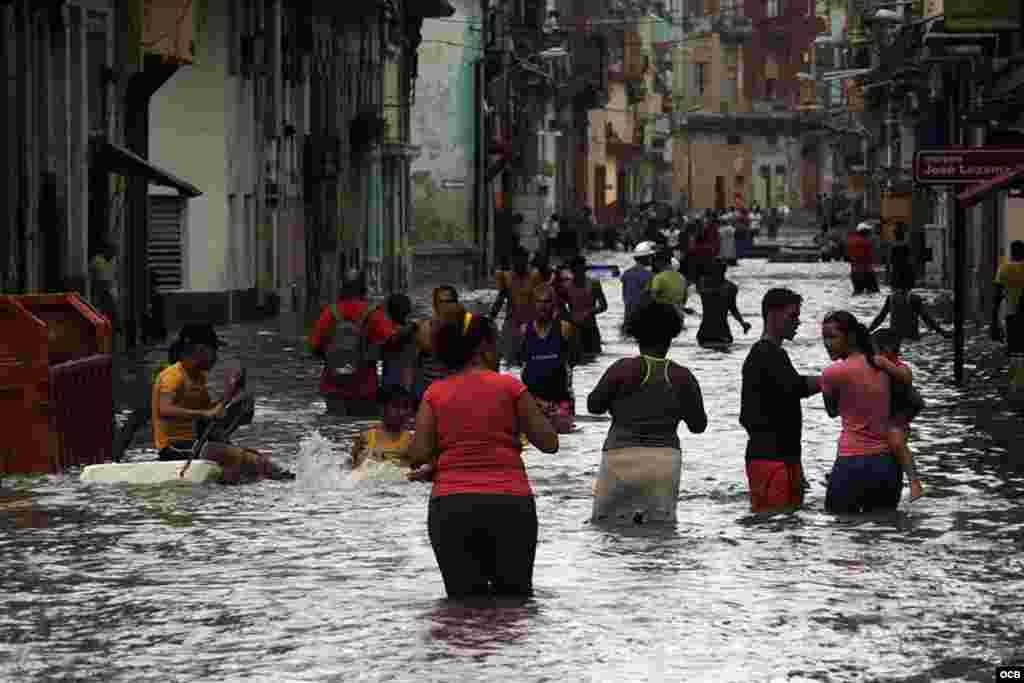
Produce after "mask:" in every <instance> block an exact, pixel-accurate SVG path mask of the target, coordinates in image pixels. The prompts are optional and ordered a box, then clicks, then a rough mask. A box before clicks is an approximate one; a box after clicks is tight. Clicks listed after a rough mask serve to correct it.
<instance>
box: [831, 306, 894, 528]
mask: <svg viewBox="0 0 1024 683" xmlns="http://www.w3.org/2000/svg"><path fill="white" fill-rule="evenodd" d="M821 336H822V339H823V340H824V343H825V349H826V350H827V351H828V355H829V357H830V358H832V360H833V361H835V362H834V363H833V364H832V365H831V366H829V367H828V368H826V369H825V371H824V372H823V373H822V374H821V393H822V395H823V396H824V397H825V409H826V411H827V412H828V414H829V415H830V416H832V417H836V416H839V417H841V418H842V421H843V430H842V433H841V435H840V437H839V456H838V457H837V458H836V462H835V464H834V465H833V467H832V473H831V475H830V476H829V484H828V493H827V494H826V497H825V509H826V510H828V511H829V512H835V513H841V514H850V513H860V512H871V511H873V510H887V509H895V508H896V507H897V506H898V505H899V502H900V493H901V489H902V487H903V471H902V469H901V468H900V465H899V463H898V462H897V460H896V456H895V455H894V454H893V452H892V449H891V448H890V446H889V440H888V436H887V431H888V426H889V412H890V411H889V405H890V379H889V375H888V373H886V372H885V370H883V369H882V368H881V367H879V364H878V363H877V362H876V360H875V349H874V345H873V343H872V340H871V333H870V332H868V328H867V327H866V326H865V325H864V324H863V323H861V322H860V321H858V320H857V318H855V317H854V316H853V314H851V313H849V312H848V311H836V312H833V313H829V314H828V315H827V316H825V319H824V320H823V321H822V325H821Z"/></svg>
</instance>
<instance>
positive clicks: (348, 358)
mask: <svg viewBox="0 0 1024 683" xmlns="http://www.w3.org/2000/svg"><path fill="white" fill-rule="evenodd" d="M373 310H374V309H373V308H371V307H369V306H367V308H366V312H365V313H363V315H362V316H360V318H359V320H348V319H346V318H344V317H342V315H341V312H340V311H339V310H338V306H337V305H336V304H331V313H332V314H333V315H334V320H335V324H334V336H333V337H332V338H331V344H330V348H329V349H328V350H327V353H325V354H324V360H325V362H326V363H327V367H329V368H331V369H332V370H333V371H334V372H335V373H336V374H339V375H354V374H355V373H357V372H358V371H360V370H362V369H363V368H365V367H366V366H367V365H369V364H370V363H371V362H372V361H373V360H375V359H373V358H371V357H370V353H369V351H370V349H369V347H370V340H369V335H368V334H367V330H366V324H367V321H368V320H369V319H370V316H371V315H372V314H373Z"/></svg>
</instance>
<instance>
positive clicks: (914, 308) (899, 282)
mask: <svg viewBox="0 0 1024 683" xmlns="http://www.w3.org/2000/svg"><path fill="white" fill-rule="evenodd" d="M913 289H914V272H913V270H911V267H910V266H909V265H906V264H896V265H894V266H893V271H892V293H891V294H890V295H889V296H887V297H886V298H885V305H884V306H882V310H881V311H879V313H878V315H877V316H875V319H874V320H873V321H872V322H871V324H870V325H869V326H868V331H869V332H874V331H875V330H877V329H878V328H879V327H881V325H882V323H884V322H885V319H886V318H888V317H890V316H891V317H892V321H891V323H890V325H889V327H890V328H891V330H892V332H893V333H895V334H896V335H897V336H899V338H900V339H901V340H903V339H909V340H912V341H917V340H918V339H920V338H921V325H920V321H922V320H923V321H924V324H925V325H927V326H928V327H930V328H931V329H933V330H934V331H936V332H938V333H939V334H941V335H942V336H944V337H952V336H953V333H952V332H947V331H946V330H944V329H942V326H941V325H939V323H937V322H935V319H934V318H932V317H931V315H929V314H928V310H927V309H926V308H925V305H924V300H923V299H921V297H919V296H918V295H917V294H914V293H913V291H912V290H913Z"/></svg>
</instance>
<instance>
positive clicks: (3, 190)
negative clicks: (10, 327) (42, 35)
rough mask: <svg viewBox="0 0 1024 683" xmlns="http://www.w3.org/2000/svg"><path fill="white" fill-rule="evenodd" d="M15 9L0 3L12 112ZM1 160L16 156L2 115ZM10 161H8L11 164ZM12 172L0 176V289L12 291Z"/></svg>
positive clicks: (0, 70) (1, 61) (3, 98)
mask: <svg viewBox="0 0 1024 683" xmlns="http://www.w3.org/2000/svg"><path fill="white" fill-rule="evenodd" d="M13 13H14V8H13V7H11V6H10V5H0V106H2V107H4V109H5V111H11V106H10V105H11V103H12V101H13V97H12V95H13V93H11V91H10V84H11V78H12V77H13V76H14V73H15V68H14V67H15V65H14V59H13V57H14V44H13V43H14V36H13V32H12V30H11V29H12V25H11V20H12V15H13ZM0 121H2V122H0V159H9V160H10V162H13V161H14V159H15V155H14V149H13V144H12V143H13V140H14V137H15V136H14V125H13V124H14V117H13V116H5V117H3V119H0ZM10 162H9V163H10ZM14 176H15V174H14V173H5V174H4V175H3V177H0V290H2V291H5V292H12V291H14V290H15V284H14V283H15V280H16V278H15V273H14V268H13V256H14V225H15V219H16V194H15V192H14V187H13V185H14Z"/></svg>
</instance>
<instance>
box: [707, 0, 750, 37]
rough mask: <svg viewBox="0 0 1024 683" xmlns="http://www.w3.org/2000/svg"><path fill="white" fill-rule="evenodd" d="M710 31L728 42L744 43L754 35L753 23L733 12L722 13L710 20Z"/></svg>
mask: <svg viewBox="0 0 1024 683" xmlns="http://www.w3.org/2000/svg"><path fill="white" fill-rule="evenodd" d="M712 30H713V31H714V32H715V33H717V34H719V35H720V36H721V37H722V39H723V40H725V41H728V42H744V41H747V40H750V38H751V37H752V36H753V35H754V22H753V20H751V18H750V17H745V16H743V15H741V14H736V13H734V12H726V11H724V8H723V11H722V12H721V13H719V14H717V15H715V17H714V19H713V20H712Z"/></svg>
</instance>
